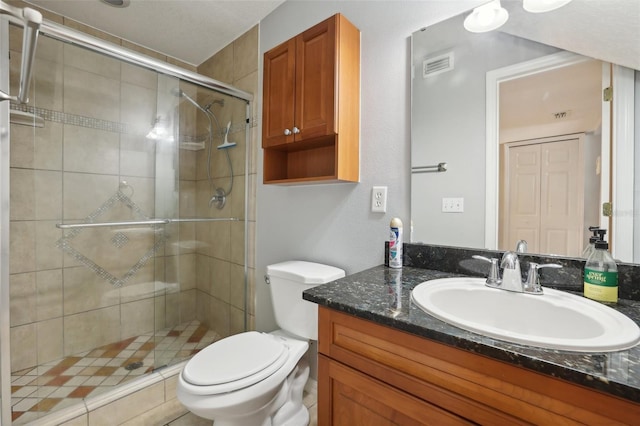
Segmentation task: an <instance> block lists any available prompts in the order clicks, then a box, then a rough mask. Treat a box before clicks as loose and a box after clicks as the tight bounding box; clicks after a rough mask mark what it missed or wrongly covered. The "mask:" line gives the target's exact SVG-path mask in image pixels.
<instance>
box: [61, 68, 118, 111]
mask: <svg viewBox="0 0 640 426" xmlns="http://www.w3.org/2000/svg"><path fill="white" fill-rule="evenodd" d="M64 94H65V96H64V112H66V113H69V114H77V115H82V116H85V117H93V118H98V119H101V120H108V121H115V122H117V121H118V120H119V119H120V82H119V80H116V79H113V78H107V77H104V76H101V75H98V74H93V73H90V72H87V71H83V70H79V69H77V68H74V67H69V66H65V69H64Z"/></svg>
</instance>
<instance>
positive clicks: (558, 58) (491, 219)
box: [485, 51, 634, 261]
mask: <svg viewBox="0 0 640 426" xmlns="http://www.w3.org/2000/svg"><path fill="white" fill-rule="evenodd" d="M591 59H592V58H589V57H585V56H582V55H578V54H575V53H572V52H566V51H563V52H558V53H554V54H551V55H546V56H543V57H540V58H537V59H533V60H530V61H525V62H521V63H518V64H513V65H510V66H507V67H503V68H498V69H495V70H491V71H489V72H487V75H486V137H485V143H486V147H485V162H486V173H485V176H486V180H485V195H486V199H485V248H487V249H494V250H495V249H496V248H497V247H498V229H499V228H498V216H499V215H498V208H499V205H498V194H499V173H500V171H499V168H498V159H499V149H500V146H499V145H500V144H499V115H500V112H499V99H500V86H499V83H501V82H504V81H508V80H513V79H517V78H521V77H525V76H528V75H533V74H537V73H540V72H544V71H549V70H552V69H556V68H561V67H565V66H569V65H574V64H578V63H581V62H585V61H588V60H591ZM605 68H608V65H607V66H606V67H605ZM633 74H634V73H633V70H630V69H628V68H624V67H620V66H614V71H613V80H614V82H615V84H616V87H617V88H616V96H614V102H615V103H614V105H613V107H614V111H616V113H615V114H614V117H613V119H612V120H611V123H610V124H611V126H612V127H613V131H612V135H613V140H612V141H611V143H612V144H613V147H614V149H615V152H614V154H613V157H614V159H613V161H612V162H611V163H612V164H613V165H614V170H615V171H616V172H615V175H614V176H613V179H614V188H613V196H612V199H611V201H612V202H613V203H615V204H614V206H617V207H615V208H616V211H621V212H631V214H623V215H615V216H614V227H613V235H612V240H613V242H614V246H613V247H612V253H614V256H618V257H620V258H624V259H625V260H626V261H631V260H632V256H633V232H632V231H633V179H628V177H629V176H633V170H634V168H633V158H634V156H633V130H634V129H633V117H634V109H633V106H634V104H633V100H634V92H633V82H634V79H633ZM629 76H630V78H629ZM605 104H606V103H605ZM602 123H603V129H602V133H603V135H604V134H605V132H606V133H607V134H608V133H609V128H605V126H607V125H608V124H609V120H608V117H604V116H603V122H602ZM602 145H603V146H602V153H603V154H605V151H606V155H603V156H602V162H601V167H602V169H601V170H602V172H601V173H602V176H609V172H610V168H609V167H610V166H609V161H605V159H606V158H609V149H610V146H609V138H605V137H603V144H602ZM622 176H626V177H627V182H624V180H623V179H620V178H621V177H622ZM608 186H609V184H608V182H603V183H602V185H601V187H602V188H605V187H606V188H608ZM603 196H607V199H606V201H609V197H608V194H603ZM601 201H604V200H601ZM628 204H630V207H628V206H627V205H628ZM617 216H621V217H617ZM606 220H607V221H608V218H606ZM628 240H630V243H631V244H629V241H628Z"/></svg>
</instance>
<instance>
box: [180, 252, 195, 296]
mask: <svg viewBox="0 0 640 426" xmlns="http://www.w3.org/2000/svg"><path fill="white" fill-rule="evenodd" d="M178 262H179V265H178V268H179V274H178V283H179V284H180V289H181V290H191V289H192V288H196V254H195V253H191V254H182V255H180V256H178Z"/></svg>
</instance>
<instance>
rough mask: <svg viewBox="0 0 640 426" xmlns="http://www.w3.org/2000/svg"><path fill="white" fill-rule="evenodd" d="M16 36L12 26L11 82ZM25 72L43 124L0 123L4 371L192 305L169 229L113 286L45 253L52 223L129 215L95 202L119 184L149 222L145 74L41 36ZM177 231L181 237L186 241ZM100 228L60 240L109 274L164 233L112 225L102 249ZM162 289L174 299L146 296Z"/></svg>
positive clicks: (151, 99) (183, 254) (150, 93)
mask: <svg viewBox="0 0 640 426" xmlns="http://www.w3.org/2000/svg"><path fill="white" fill-rule="evenodd" d="M65 23H68V22H67V21H66V20H65ZM20 39H21V37H20V30H19V29H16V28H13V27H12V29H11V37H10V50H11V74H12V81H17V74H18V73H19V64H20V44H21V43H20ZM34 76H35V80H34V83H33V85H32V94H31V96H30V97H31V100H32V101H31V103H30V106H32V107H35V108H37V109H38V110H39V111H43V112H47V113H49V114H51V116H52V117H53V119H54V120H53V121H49V120H48V121H46V124H45V127H44V128H42V129H34V128H31V127H24V126H18V125H12V127H11V132H12V134H11V137H12V141H11V210H10V218H11V229H10V231H11V234H10V235H11V240H10V244H11V245H10V250H11V255H10V296H11V350H12V356H11V369H12V371H16V370H19V369H22V368H26V367H31V366H34V365H36V364H39V363H40V364H41V363H44V362H48V361H51V360H54V359H58V358H61V357H63V356H68V355H71V354H76V353H78V352H82V351H86V350H89V349H92V348H94V347H96V346H100V345H102V344H105V343H106V342H113V341H118V340H121V339H123V338H126V337H128V336H134V335H138V334H141V333H145V332H149V331H152V330H154V328H156V329H161V328H165V327H168V326H172V325H175V324H177V322H178V321H187V320H190V319H193V317H194V314H193V312H194V309H193V308H194V306H195V297H196V294H195V290H194V288H195V272H194V271H195V254H194V253H193V250H191V252H189V250H188V249H186V250H185V249H182V248H181V249H179V250H178V249H174V248H173V247H181V246H180V245H175V244H172V242H175V238H179V237H178V235H179V234H178V232H177V229H170V228H171V227H168V228H169V229H167V231H168V235H170V236H171V237H170V238H169V240H168V241H167V242H166V243H164V244H162V242H161V244H160V245H159V246H158V247H159V250H158V251H157V253H153V254H155V257H153V258H151V259H150V260H149V261H148V262H146V263H145V264H144V266H143V267H142V268H141V269H139V270H138V271H137V272H136V273H135V275H133V277H132V278H131V279H129V280H128V281H126V282H125V283H124V285H123V286H122V287H121V288H118V287H117V286H114V285H112V283H110V282H108V280H106V279H104V276H103V277H100V276H99V275H98V274H97V273H96V272H100V271H97V270H96V269H97V268H96V269H94V270H92V269H91V268H88V267H87V266H86V265H85V264H83V263H84V262H83V261H82V259H80V258H78V256H70V255H68V254H64V252H63V251H62V250H60V248H59V247H57V243H59V239H60V238H61V237H62V236H63V233H62V231H61V230H59V229H57V228H56V226H55V225H56V223H59V222H62V221H64V222H73V221H78V220H82V219H84V218H86V217H87V216H89V215H91V214H99V215H100V217H99V221H110V220H134V219H135V218H134V217H132V213H131V211H127V210H131V209H130V207H127V206H125V205H124V204H123V203H120V202H116V203H115V204H114V205H113V206H111V207H109V208H107V207H106V206H105V205H104V203H105V202H106V201H107V200H109V199H110V198H111V197H112V196H114V194H116V192H117V191H118V188H119V187H120V183H121V182H122V181H126V182H127V185H128V186H126V187H123V188H122V191H123V193H125V194H126V195H130V198H131V200H132V201H133V203H135V206H136V208H137V209H139V211H140V212H144V215H146V216H148V217H154V216H155V214H154V209H155V198H154V194H155V191H156V188H155V147H154V145H153V144H152V143H150V142H149V141H148V140H146V139H145V137H144V135H145V134H146V132H148V130H149V127H150V123H151V122H152V120H153V117H154V116H155V106H156V91H157V76H156V74H155V73H154V72H150V71H147V70H143V69H141V68H138V67H134V66H130V65H127V64H122V63H120V62H119V61H117V60H114V59H110V58H107V57H104V56H101V55H97V54H95V53H91V52H87V51H85V50H83V49H80V48H77V47H74V46H71V45H65V44H62V43H60V42H57V41H53V40H51V39H47V38H45V37H41V39H40V42H39V46H38V53H37V59H36V64H35V72H34ZM14 90H16V88H15V87H12V91H14ZM192 168H193V167H192ZM181 228H182V229H180V231H181V232H182V231H184V233H185V234H186V235H182V236H181V238H189V234H190V235H191V237H193V235H194V232H193V229H192V230H191V232H189V229H188V228H187V227H186V226H182V227H181ZM112 231H113V228H110V229H109V228H97V229H86V230H83V231H82V232H80V233H78V235H77V236H76V237H74V238H73V241H72V244H73V245H74V247H75V248H76V249H77V250H78V252H79V253H80V254H82V255H86V256H87V257H88V258H92V259H100V268H102V269H101V270H104V271H108V272H109V273H110V274H112V275H113V276H118V277H119V276H123V275H124V274H125V273H126V271H127V270H128V269H130V268H131V267H132V266H133V264H135V262H136V260H137V259H140V258H141V257H142V256H144V255H145V253H149V250H150V249H151V248H152V247H153V246H154V244H156V242H157V241H158V240H157V239H158V238H160V237H162V236H163V235H164V233H163V232H162V230H161V229H160V230H157V231H154V229H153V228H151V227H146V228H143V229H142V230H140V229H138V230H133V229H120V230H119V231H120V232H118V233H117V234H115V235H114V236H113V238H115V239H113V240H112V241H111V244H109V242H108V240H106V244H104V243H103V242H104V241H105V239H106V238H110V237H111V233H112ZM68 232H69V231H67V235H69V234H68ZM98 242H100V243H98ZM123 259H125V262H122V260H123ZM178 268H179V269H178ZM178 274H180V277H178ZM63 277H64V279H63ZM167 282H168V283H177V282H179V283H180V290H181V291H180V292H171V291H168V290H165V289H162V288H160V289H159V288H156V286H158V284H159V283H160V284H162V283H167ZM160 287H162V285H160ZM34 348H37V350H34Z"/></svg>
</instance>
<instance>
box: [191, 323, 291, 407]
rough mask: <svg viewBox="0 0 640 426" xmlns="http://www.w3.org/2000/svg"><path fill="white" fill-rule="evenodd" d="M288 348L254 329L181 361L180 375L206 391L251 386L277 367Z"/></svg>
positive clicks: (219, 391) (279, 366) (286, 354)
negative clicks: (185, 363) (183, 361)
mask: <svg viewBox="0 0 640 426" xmlns="http://www.w3.org/2000/svg"><path fill="white" fill-rule="evenodd" d="M288 357H289V350H288V347H287V345H286V344H284V341H283V340H282V339H280V338H278V337H276V336H273V335H271V334H266V333H259V332H256V331H249V332H245V333H240V334H236V335H233V336H230V337H227V338H224V339H222V340H219V341H217V342H215V343H213V344H211V345H209V346H207V347H206V348H205V349H203V350H202V351H200V352H198V353H197V354H196V355H194V356H193V358H191V360H190V361H189V362H188V363H187V365H185V367H184V369H183V371H182V377H183V379H184V380H185V381H186V382H188V383H190V384H192V385H194V386H202V391H205V389H206V393H207V394H209V395H215V394H219V393H225V392H233V391H235V390H238V389H242V388H245V387H248V386H251V385H253V384H255V383H257V382H259V381H261V380H264V379H265V378H267V377H269V376H270V375H272V374H273V373H275V372H276V371H278V369H280V368H281V367H282V366H283V365H284V363H285V362H286V360H287V358H288Z"/></svg>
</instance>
